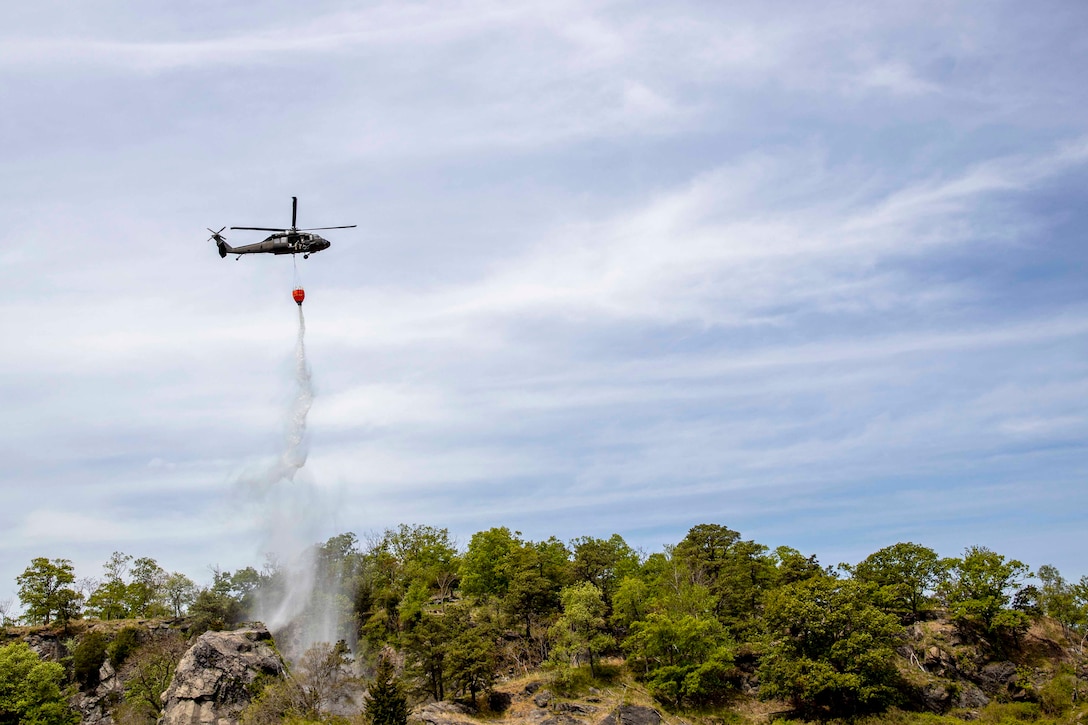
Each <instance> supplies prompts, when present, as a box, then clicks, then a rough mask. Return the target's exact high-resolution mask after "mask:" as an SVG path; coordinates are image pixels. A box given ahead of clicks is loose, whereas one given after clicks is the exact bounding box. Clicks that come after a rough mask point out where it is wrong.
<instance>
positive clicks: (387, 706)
mask: <svg viewBox="0 0 1088 725" xmlns="http://www.w3.org/2000/svg"><path fill="white" fill-rule="evenodd" d="M363 703H364V704H363V714H364V716H365V718H366V722H367V724H368V725H407V722H408V698H406V697H405V696H404V692H403V690H402V689H401V686H400V682H399V681H398V680H397V673H396V668H394V667H393V663H392V662H390V661H389V659H388V658H386V657H382V658H381V659H380V660H379V661H378V669H377V671H376V672H375V673H374V680H373V681H372V682H371V683H370V688H369V690H368V692H367V695H366V698H365V699H364V701H363Z"/></svg>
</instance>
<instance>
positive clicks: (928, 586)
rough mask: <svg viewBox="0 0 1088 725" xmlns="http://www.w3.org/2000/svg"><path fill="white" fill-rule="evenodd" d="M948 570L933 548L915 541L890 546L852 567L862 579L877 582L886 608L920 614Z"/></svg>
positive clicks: (879, 599) (880, 601)
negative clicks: (930, 594) (932, 591)
mask: <svg viewBox="0 0 1088 725" xmlns="http://www.w3.org/2000/svg"><path fill="white" fill-rule="evenodd" d="M944 570H945V567H944V565H943V564H942V562H941V559H940V557H938V556H937V552H935V551H933V549H930V548H927V547H925V546H921V545H919V544H914V543H910V542H907V543H898V544H893V545H892V546H886V547H884V548H883V549H880V550H879V551H877V552H874V553H872V554H870V555H869V556H868V557H867V558H866V559H865V560H863V561H862V562H860V563H859V564H858V565H857V566H855V567H852V568H851V569H850V571H851V573H852V574H853V575H854V578H855V579H857V580H858V581H863V582H869V583H871V584H874V585H875V586H876V587H877V589H876V593H875V597H876V603H877V605H878V606H880V607H881V608H882V609H884V611H887V612H895V613H896V614H900V615H907V614H909V615H912V616H917V615H918V613H919V612H920V611H921V610H922V609H923V608H924V607H925V605H926V604H927V602H928V598H927V596H928V594H929V592H930V591H931V590H932V589H933V588H934V587H935V586H936V584H937V582H938V581H940V578H941V576H942V575H943V573H944Z"/></svg>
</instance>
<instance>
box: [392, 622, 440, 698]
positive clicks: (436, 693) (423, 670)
mask: <svg viewBox="0 0 1088 725" xmlns="http://www.w3.org/2000/svg"><path fill="white" fill-rule="evenodd" d="M449 630H450V620H448V619H447V618H446V617H444V616H443V615H442V614H435V613H432V612H427V611H423V612H421V613H420V616H419V618H418V619H417V620H416V621H415V623H414V624H413V625H412V626H411V628H410V629H408V630H407V631H405V632H404V633H403V634H402V635H401V643H402V646H403V649H404V654H405V662H404V669H405V673H406V674H408V675H410V676H411V677H413V679H414V680H415V681H416V683H417V687H416V689H417V690H419V691H421V692H423V693H426V694H428V695H430V696H431V697H433V698H434V699H435V700H444V699H445V697H446V653H447V651H448V649H449V643H450V639H451V637H450V631H449Z"/></svg>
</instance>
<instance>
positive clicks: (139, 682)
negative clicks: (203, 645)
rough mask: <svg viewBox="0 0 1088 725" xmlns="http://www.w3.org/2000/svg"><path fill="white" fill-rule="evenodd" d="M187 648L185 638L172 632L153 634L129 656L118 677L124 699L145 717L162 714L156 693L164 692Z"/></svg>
mask: <svg viewBox="0 0 1088 725" xmlns="http://www.w3.org/2000/svg"><path fill="white" fill-rule="evenodd" d="M187 649H188V642H186V640H185V638H184V637H182V636H181V635H180V634H178V633H176V632H170V633H169V634H167V635H165V636H157V637H155V638H153V639H151V640H150V641H149V642H148V643H147V644H145V645H143V646H142V647H140V648H139V649H138V650H136V652H135V653H134V654H133V655H132V656H131V657H129V658H128V659H127V660H126V662H125V664H124V669H123V670H122V671H121V679H122V680H123V681H124V683H125V701H126V702H127V703H128V704H129V706H130V708H132V709H133V710H135V711H137V712H139V713H142V714H143V715H144V717H145V720H147V721H154V720H157V719H158V718H159V717H160V716H161V715H162V707H163V702H162V700H161V699H160V697H159V696H160V695H161V694H162V693H164V692H166V688H168V687H169V686H170V681H171V680H172V679H173V677H174V671H175V670H176V669H177V666H178V662H180V661H181V658H182V656H183V655H184V654H185V652H186V650H187Z"/></svg>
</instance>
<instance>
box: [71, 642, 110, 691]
mask: <svg viewBox="0 0 1088 725" xmlns="http://www.w3.org/2000/svg"><path fill="white" fill-rule="evenodd" d="M108 644H109V638H108V637H106V635H104V634H102V633H101V632H88V633H87V634H86V635H84V636H83V637H82V638H81V639H80V640H79V642H78V643H77V644H76V646H75V647H74V648H73V649H72V678H73V679H74V680H75V681H76V682H78V683H79V685H80V687H81V688H82V689H84V690H89V689H92V688H94V687H96V686H97V685H98V671H99V670H100V669H101V668H102V663H103V662H105V661H106V647H107V645H108Z"/></svg>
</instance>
